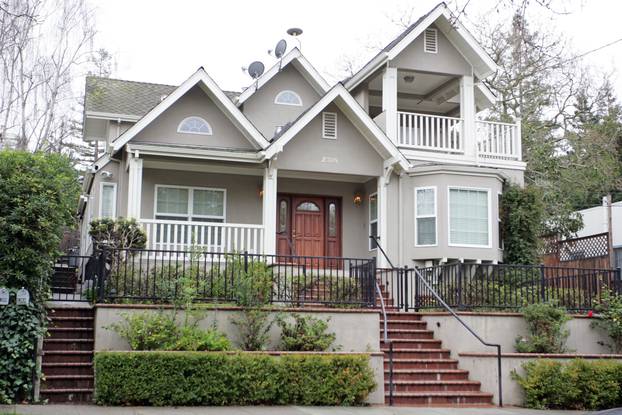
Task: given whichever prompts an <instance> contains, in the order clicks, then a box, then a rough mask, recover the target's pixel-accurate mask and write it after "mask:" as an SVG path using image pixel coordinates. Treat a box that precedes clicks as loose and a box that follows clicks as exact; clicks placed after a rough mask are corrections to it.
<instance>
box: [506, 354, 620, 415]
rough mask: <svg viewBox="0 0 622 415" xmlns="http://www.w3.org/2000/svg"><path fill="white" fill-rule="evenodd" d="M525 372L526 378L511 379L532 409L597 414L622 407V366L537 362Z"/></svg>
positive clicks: (579, 362) (604, 362)
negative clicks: (582, 411) (516, 383)
mask: <svg viewBox="0 0 622 415" xmlns="http://www.w3.org/2000/svg"><path fill="white" fill-rule="evenodd" d="M523 369H525V375H524V376H519V375H518V374H517V373H513V374H512V375H513V377H514V379H515V380H516V381H517V382H518V384H519V385H520V386H521V387H522V388H523V390H524V392H525V406H527V407H529V408H536V409H578V410H598V409H607V408H614V407H618V406H620V405H622V363H619V362H615V361H606V360H599V361H586V360H582V359H576V360H573V361H572V362H570V363H567V364H564V363H561V362H558V361H553V360H535V361H532V362H527V363H525V364H524V365H523Z"/></svg>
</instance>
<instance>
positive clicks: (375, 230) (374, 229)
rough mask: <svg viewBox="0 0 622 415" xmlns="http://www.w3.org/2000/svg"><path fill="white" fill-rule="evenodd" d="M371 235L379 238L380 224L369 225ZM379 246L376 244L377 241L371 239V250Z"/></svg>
mask: <svg viewBox="0 0 622 415" xmlns="http://www.w3.org/2000/svg"><path fill="white" fill-rule="evenodd" d="M369 234H370V235H372V236H375V237H376V238H377V237H378V222H374V223H370V224H369ZM377 246H378V244H376V240H375V239H372V238H369V249H376V247H377Z"/></svg>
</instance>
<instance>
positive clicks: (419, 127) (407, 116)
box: [397, 111, 464, 153]
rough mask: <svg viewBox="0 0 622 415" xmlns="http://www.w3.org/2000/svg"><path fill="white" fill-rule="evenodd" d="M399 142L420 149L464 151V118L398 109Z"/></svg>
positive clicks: (404, 145)
mask: <svg viewBox="0 0 622 415" xmlns="http://www.w3.org/2000/svg"><path fill="white" fill-rule="evenodd" d="M397 143H398V146H400V147H407V148H414V149H418V150H431V151H442V152H449V153H463V152H464V142H463V138H462V119H460V118H454V117H444V116H440V115H427V114H416V113H412V112H402V111H398V112H397Z"/></svg>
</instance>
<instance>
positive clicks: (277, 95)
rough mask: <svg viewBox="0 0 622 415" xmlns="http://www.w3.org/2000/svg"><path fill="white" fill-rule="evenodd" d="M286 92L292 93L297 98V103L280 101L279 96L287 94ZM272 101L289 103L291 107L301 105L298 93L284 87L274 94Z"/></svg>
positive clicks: (281, 103)
mask: <svg viewBox="0 0 622 415" xmlns="http://www.w3.org/2000/svg"><path fill="white" fill-rule="evenodd" d="M287 93H289V94H293V95H294V96H295V97H296V98H297V99H298V103H297V104H293V103H291V102H280V101H279V98H280V97H281V95H283V94H287ZM274 103H275V104H276V105H290V106H292V107H302V98H300V95H298V94H297V93H296V92H295V91H292V90H291V89H284V90H282V91H281V92H279V93H278V94H276V96H275V97H274Z"/></svg>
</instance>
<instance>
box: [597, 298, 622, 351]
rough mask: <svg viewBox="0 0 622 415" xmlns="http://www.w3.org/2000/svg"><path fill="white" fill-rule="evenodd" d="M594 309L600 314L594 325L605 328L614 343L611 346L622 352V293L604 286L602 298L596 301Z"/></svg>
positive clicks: (614, 349) (612, 348)
mask: <svg viewBox="0 0 622 415" xmlns="http://www.w3.org/2000/svg"><path fill="white" fill-rule="evenodd" d="M594 310H595V311H596V312H597V313H599V316H598V319H597V320H594V321H593V322H592V324H591V325H592V327H600V328H602V329H603V330H605V331H606V332H607V334H608V335H609V338H610V339H611V341H612V343H613V344H609V345H608V346H609V348H611V350H613V351H614V352H615V353H620V352H622V295H620V294H616V293H614V292H612V291H611V290H610V289H608V288H604V289H603V292H602V294H601V298H600V300H595V301H594Z"/></svg>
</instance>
